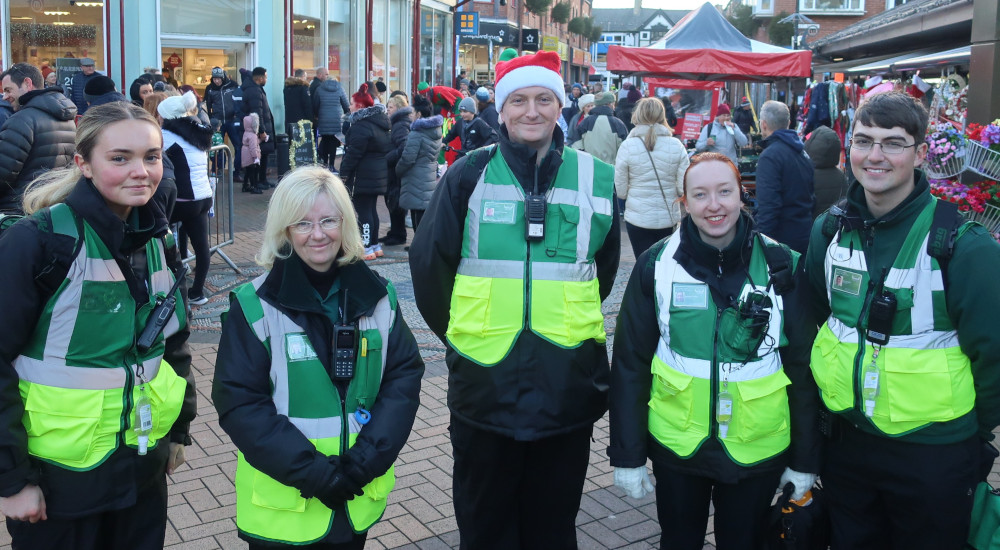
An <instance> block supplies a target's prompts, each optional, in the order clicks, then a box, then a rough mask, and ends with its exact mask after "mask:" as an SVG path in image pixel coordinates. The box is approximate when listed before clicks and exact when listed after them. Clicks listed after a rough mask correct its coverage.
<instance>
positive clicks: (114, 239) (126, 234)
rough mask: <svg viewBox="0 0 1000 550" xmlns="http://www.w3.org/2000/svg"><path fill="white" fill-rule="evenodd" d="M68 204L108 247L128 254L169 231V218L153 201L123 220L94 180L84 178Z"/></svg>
mask: <svg viewBox="0 0 1000 550" xmlns="http://www.w3.org/2000/svg"><path fill="white" fill-rule="evenodd" d="M66 204H67V205H69V206H70V208H72V209H73V212H75V213H76V215H78V216H80V217H82V218H83V219H84V220H86V221H87V223H88V224H90V226H91V227H92V228H94V231H96V232H97V234H98V235H99V236H100V237H101V240H102V241H104V244H105V245H107V247H108V250H111V251H112V252H113V253H118V254H121V255H123V256H124V255H127V254H130V253H132V252H133V251H135V250H137V249H138V248H140V247H142V246H144V245H145V244H146V243H147V242H149V240H150V239H152V238H153V237H155V236H157V235H160V234H162V233H164V232H166V230H167V218H166V216H165V215H164V214H163V211H162V210H161V209H160V206H159V205H158V204H157V203H156V201H154V200H150V201H149V202H147V203H146V204H144V205H143V206H138V207H135V208H133V209H132V213H131V214H130V215H129V218H128V221H127V222H123V221H122V220H121V219H119V218H118V216H116V215H115V214H114V213H113V212H111V210H110V209H109V208H108V206H107V203H106V202H105V200H104V197H102V196H101V194H100V192H98V191H97V188H96V187H94V183H93V182H92V181H90V180H89V179H87V178H83V177H81V178H80V180H79V181H78V182H77V183H76V187H74V188H73V190H72V191H70V194H69V196H68V197H67V198H66Z"/></svg>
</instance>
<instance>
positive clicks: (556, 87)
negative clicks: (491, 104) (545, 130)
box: [494, 51, 566, 110]
mask: <svg viewBox="0 0 1000 550" xmlns="http://www.w3.org/2000/svg"><path fill="white" fill-rule="evenodd" d="M561 66H562V60H561V59H560V58H559V54H558V53H556V52H549V51H541V52H538V53H536V54H532V55H522V56H521V57H515V58H514V59H511V60H510V61H501V62H500V63H497V68H496V71H497V80H496V89H495V90H494V96H495V99H496V104H497V106H498V108H499V109H500V110H503V104H504V102H505V101H507V96H508V95H510V94H511V93H513V92H514V90H519V89H521V88H528V87H530V86H541V87H544V88H548V89H550V90H552V93H554V94H555V95H556V99H558V100H559V104H560V105H565V104H566V95H565V86H566V84H565V83H564V82H563V79H562V76H560V74H559V68H560V67H561Z"/></svg>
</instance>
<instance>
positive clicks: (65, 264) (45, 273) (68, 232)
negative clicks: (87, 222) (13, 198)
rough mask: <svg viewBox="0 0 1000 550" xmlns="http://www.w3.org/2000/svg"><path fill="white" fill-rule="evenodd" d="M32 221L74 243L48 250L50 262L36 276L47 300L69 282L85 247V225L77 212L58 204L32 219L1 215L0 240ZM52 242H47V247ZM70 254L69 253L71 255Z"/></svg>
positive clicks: (44, 229)
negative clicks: (24, 221)
mask: <svg viewBox="0 0 1000 550" xmlns="http://www.w3.org/2000/svg"><path fill="white" fill-rule="evenodd" d="M26 217H32V218H35V219H37V220H38V226H39V228H41V229H42V230H43V231H45V232H47V233H51V234H54V235H62V236H65V237H69V238H72V239H73V246H71V247H69V248H68V249H67V248H66V247H49V246H45V249H46V250H45V255H46V256H47V257H49V258H51V259H50V261H49V263H48V264H46V265H45V267H44V268H42V270H41V271H40V272H38V273H37V274H36V275H35V284H37V285H38V288H39V289H40V290H41V293H42V296H43V297H45V299H46V300H47V299H48V298H49V297H51V296H52V295H53V294H55V292H56V290H58V288H59V285H61V284H62V282H63V279H65V278H66V273H67V271H68V270H69V266H70V265H71V264H72V263H73V259H74V258H76V256H77V254H79V253H80V249H81V248H82V247H83V239H81V238H80V235H82V234H83V224H82V222H81V220H80V218H79V217H77V216H76V214H74V213H73V210H72V209H71V208H70V207H69V206H67V205H66V204H65V203H58V204H55V205H52V206H51V207H49V208H45V209H43V210H39V211H38V212H35V213H34V214H32V215H31V216H23V215H21V214H9V213H8V214H0V238H3V235H4V233H6V231H7V229H9V228H10V227H12V226H13V225H14V224H16V223H17V222H19V221H20V220H22V219H24V218H26ZM47 242H48V241H43V246H44V244H45V243H47ZM67 250H68V251H69V252H68V254H67Z"/></svg>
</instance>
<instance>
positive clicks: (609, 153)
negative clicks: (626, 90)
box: [572, 92, 628, 165]
mask: <svg viewBox="0 0 1000 550" xmlns="http://www.w3.org/2000/svg"><path fill="white" fill-rule="evenodd" d="M594 96H595V99H594V106H593V107H592V108H591V109H590V114H588V115H587V118H585V119H583V122H581V123H580V124H579V126H577V128H576V132H575V133H574V134H575V135H574V137H575V136H576V135H579V137H578V138H577V141H576V142H574V143H573V144H572V145H573V147H575V148H577V149H580V150H581V151H586V152H588V153H590V154H591V155H594V156H595V157H597V158H598V159H600V160H603V161H604V162H606V163H608V164H611V165H614V163H615V159H616V157H617V156H618V148H619V147H621V144H622V142H623V141H625V138H627V137H628V128H627V127H626V126H625V123H624V122H622V121H621V119H619V118H618V117H616V116H615V112H614V111H613V110H612V106H613V105H614V103H615V93H614V92H602V93H600V94H594Z"/></svg>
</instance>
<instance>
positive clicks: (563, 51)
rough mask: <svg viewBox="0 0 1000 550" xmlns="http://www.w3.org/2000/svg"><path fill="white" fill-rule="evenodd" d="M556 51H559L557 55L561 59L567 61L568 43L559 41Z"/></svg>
mask: <svg viewBox="0 0 1000 550" xmlns="http://www.w3.org/2000/svg"><path fill="white" fill-rule="evenodd" d="M556 51H557V52H559V57H560V58H561V59H562V60H563V61H569V44H567V43H565V42H560V43H558V44H557V45H556Z"/></svg>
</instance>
